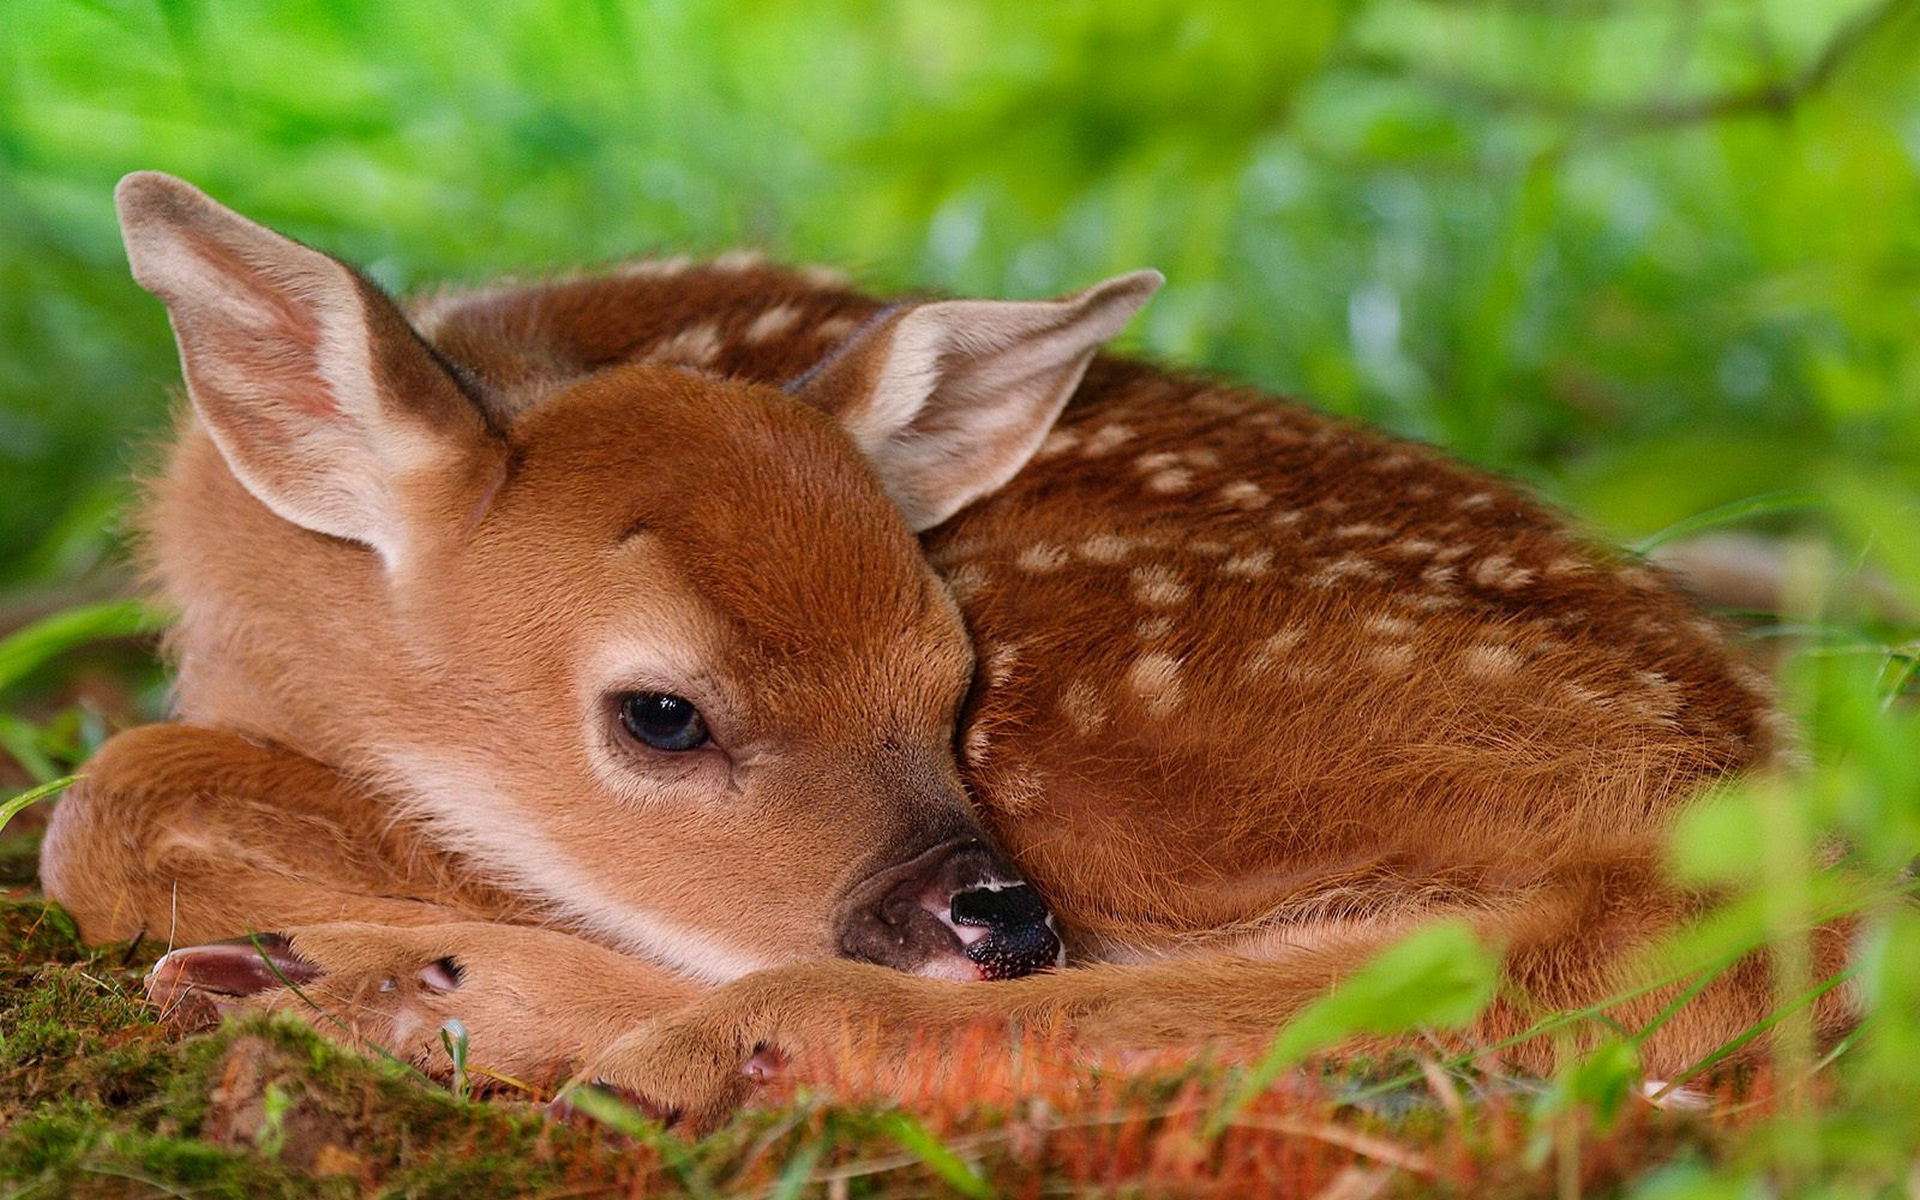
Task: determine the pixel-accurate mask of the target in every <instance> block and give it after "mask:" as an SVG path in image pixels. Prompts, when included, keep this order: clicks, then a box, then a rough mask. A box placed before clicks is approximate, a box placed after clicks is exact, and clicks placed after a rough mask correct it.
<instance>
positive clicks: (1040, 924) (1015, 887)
mask: <svg viewBox="0 0 1920 1200" xmlns="http://www.w3.org/2000/svg"><path fill="white" fill-rule="evenodd" d="M949 911H950V915H951V916H952V918H953V923H954V924H955V925H969V926H975V927H984V928H985V929H986V931H987V935H986V936H985V937H983V938H980V939H978V940H977V941H975V942H974V943H973V944H972V945H970V946H968V947H967V957H968V958H970V959H972V960H973V961H974V962H976V963H978V964H979V965H980V970H981V971H982V972H983V973H984V974H985V975H986V977H987V978H988V979H1013V978H1017V977H1018V976H1021V975H1031V974H1032V973H1033V972H1035V971H1038V970H1040V969H1041V968H1043V967H1050V966H1053V965H1054V964H1055V963H1057V962H1059V961H1060V937H1059V935H1058V934H1056V933H1054V931H1053V922H1052V921H1050V920H1048V918H1047V906H1046V905H1044V904H1042V903H1040V897H1039V896H1037V895H1035V894H1034V890H1033V889H1032V888H1030V887H1028V886H1027V885H1026V884H1024V883H1022V884H1011V885H1001V886H998V887H994V886H988V887H977V888H970V889H968V890H967V891H964V892H955V893H954V896H953V907H952V908H951V910H949Z"/></svg>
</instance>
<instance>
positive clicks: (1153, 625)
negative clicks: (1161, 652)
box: [1133, 617, 1173, 642]
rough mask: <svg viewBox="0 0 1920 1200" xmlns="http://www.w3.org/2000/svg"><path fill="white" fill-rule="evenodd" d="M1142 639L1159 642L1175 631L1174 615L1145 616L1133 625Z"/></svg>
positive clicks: (1135, 631)
mask: <svg viewBox="0 0 1920 1200" xmlns="http://www.w3.org/2000/svg"><path fill="white" fill-rule="evenodd" d="M1133 631H1134V633H1136V634H1138V635H1139V636H1140V639H1141V640H1142V641H1148V642H1157V641H1159V640H1160V639H1161V638H1163V637H1166V636H1167V635H1168V634H1171V633H1172V632H1173V618H1172V617H1144V618H1142V619H1141V621H1140V623H1139V624H1138V625H1135V626H1134V627H1133Z"/></svg>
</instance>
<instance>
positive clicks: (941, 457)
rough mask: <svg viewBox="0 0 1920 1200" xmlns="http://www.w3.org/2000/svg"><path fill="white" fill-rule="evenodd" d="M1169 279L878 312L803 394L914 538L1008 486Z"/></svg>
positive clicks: (1120, 280) (804, 384) (1138, 274)
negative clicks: (840, 432)
mask: <svg viewBox="0 0 1920 1200" xmlns="http://www.w3.org/2000/svg"><path fill="white" fill-rule="evenodd" d="M1163 281H1164V280H1163V278H1162V276H1161V275H1160V273H1159V272H1158V271H1135V272H1132V273H1131V274H1127V275H1121V276H1118V277H1116V278H1113V279H1109V280H1106V281H1105V282H1103V283H1098V284H1095V285H1094V286H1092V287H1090V288H1088V289H1087V290H1085V291H1083V292H1078V293H1076V294H1074V295H1071V296H1063V297H1060V298H1059V299H1055V300H1025V301H1021V300H938V301H932V302H929V303H925V304H916V305H911V306H906V307H902V308H900V309H898V310H895V311H891V312H888V313H885V314H883V315H882V316H881V317H880V318H878V319H876V320H875V321H874V322H872V323H871V324H870V325H869V326H868V327H867V328H866V329H864V330H862V331H861V332H859V333H857V334H855V335H854V337H853V339H852V340H851V341H850V342H849V343H848V344H847V345H846V346H845V347H843V348H842V349H841V350H840V351H839V352H838V353H837V354H835V355H834V357H833V358H831V359H829V360H828V361H827V362H826V363H824V364H822V366H821V367H820V369H818V370H817V371H815V372H814V373H813V374H812V375H810V376H809V377H807V378H806V379H804V380H802V381H801V382H800V384H799V385H798V386H797V388H796V389H795V390H796V394H798V395H799V396H800V398H801V399H803V400H805V401H806V402H808V403H809V404H812V405H814V406H815V407H817V408H820V409H822V410H824V411H826V412H828V413H831V414H832V415H834V416H835V417H837V418H839V420H840V422H841V424H842V425H843V426H844V427H845V428H846V430H847V432H848V433H849V434H851V435H852V437H853V440H854V441H855V443H856V444H858V445H859V447H860V449H861V451H862V452H863V453H864V454H865V455H866V456H867V459H868V461H869V462H871V463H872V464H873V468H874V470H875V471H876V472H877V473H878V474H879V476H880V481H881V483H882V485H884V486H885V488H886V491H887V495H888V496H890V497H891V498H892V499H893V502H894V503H895V504H896V505H898V506H899V508H900V511H901V512H902V513H903V514H904V515H905V516H906V518H907V523H908V524H909V525H911V526H912V527H913V528H914V529H915V530H916V531H920V530H926V529H931V528H932V527H934V526H935V525H938V524H940V523H941V522H942V521H945V520H946V519H947V518H948V517H950V516H952V515H953V514H954V513H956V512H958V511H959V510H960V509H961V508H963V507H965V506H966V505H967V504H969V503H971V502H973V501H974V500H977V499H979V498H980V497H982V496H984V495H987V494H988V493H990V492H992V491H994V490H995V489H997V488H999V487H1000V486H1001V485H1003V484H1005V483H1006V482H1007V481H1008V480H1009V479H1012V478H1013V476H1014V474H1015V473H1016V472H1018V471H1019V470H1020V468H1021V467H1023V466H1025V465H1026V463H1027V460H1028V459H1030V458H1032V457H1033V453H1034V451H1036V450H1038V449H1039V448H1040V442H1041V440H1042V439H1044V438H1045V437H1046V434H1047V431H1048V430H1049V429H1050V428H1052V426H1053V423H1054V421H1055V420H1056V419H1058V417H1059V416H1060V410H1061V409H1062V408H1064V407H1065V406H1066V403H1067V400H1068V399H1069V398H1070V397H1071V396H1072V395H1073V391H1074V389H1075V388H1076V387H1078V386H1079V384H1080V378H1081V376H1082V375H1084V374H1085V373H1086V369H1087V364H1088V363H1090V362H1092V361H1093V356H1094V354H1095V352H1096V351H1098V350H1099V348H1100V346H1101V344H1102V343H1104V342H1105V341H1106V340H1107V339H1109V338H1111V337H1113V336H1114V335H1115V334H1117V333H1119V332H1120V330H1121V329H1122V328H1124V327H1125V325H1126V323H1127V322H1128V321H1129V320H1131V319H1132V317H1133V314H1134V313H1136V312H1138V311H1139V310H1140V308H1141V306H1142V305H1144V304H1145V303H1146V302H1147V300H1148V299H1149V298H1151V297H1152V295H1153V293H1154V292H1155V291H1156V290H1158V288H1159V287H1160V285H1161V283H1162V282H1163Z"/></svg>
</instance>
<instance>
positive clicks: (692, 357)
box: [647, 321, 720, 367]
mask: <svg viewBox="0 0 1920 1200" xmlns="http://www.w3.org/2000/svg"><path fill="white" fill-rule="evenodd" d="M718 357H720V329H719V327H718V326H716V325H715V324H714V323H713V322H711V321H703V322H701V323H700V324H698V325H689V326H688V327H687V328H685V329H682V330H681V331H680V332H678V333H676V334H674V335H673V336H671V337H668V338H663V339H662V340H660V341H659V342H656V343H655V344H654V347H653V349H652V350H650V351H648V352H647V358H648V360H649V361H652V362H672V363H690V364H692V365H693V366H696V367H704V366H706V365H707V364H709V363H711V362H712V361H713V360H714V359H716V358H718Z"/></svg>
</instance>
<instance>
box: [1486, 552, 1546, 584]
mask: <svg viewBox="0 0 1920 1200" xmlns="http://www.w3.org/2000/svg"><path fill="white" fill-rule="evenodd" d="M1534 574H1535V573H1534V571H1533V569H1532V568H1530V567H1522V566H1517V565H1516V564H1515V563H1514V561H1513V559H1511V558H1509V557H1508V556H1507V555H1504V554H1496V555H1493V556H1492V557H1491V558H1483V559H1481V560H1480V562H1479V563H1478V564H1477V565H1475V567H1474V568H1473V581H1474V582H1475V583H1477V584H1479V585H1480V586H1481V587H1490V588H1499V589H1500V590H1501V591H1503V592H1511V591H1514V590H1515V589H1518V588H1523V587H1525V586H1527V585H1528V584H1529V583H1532V582H1533V580H1534Z"/></svg>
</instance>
